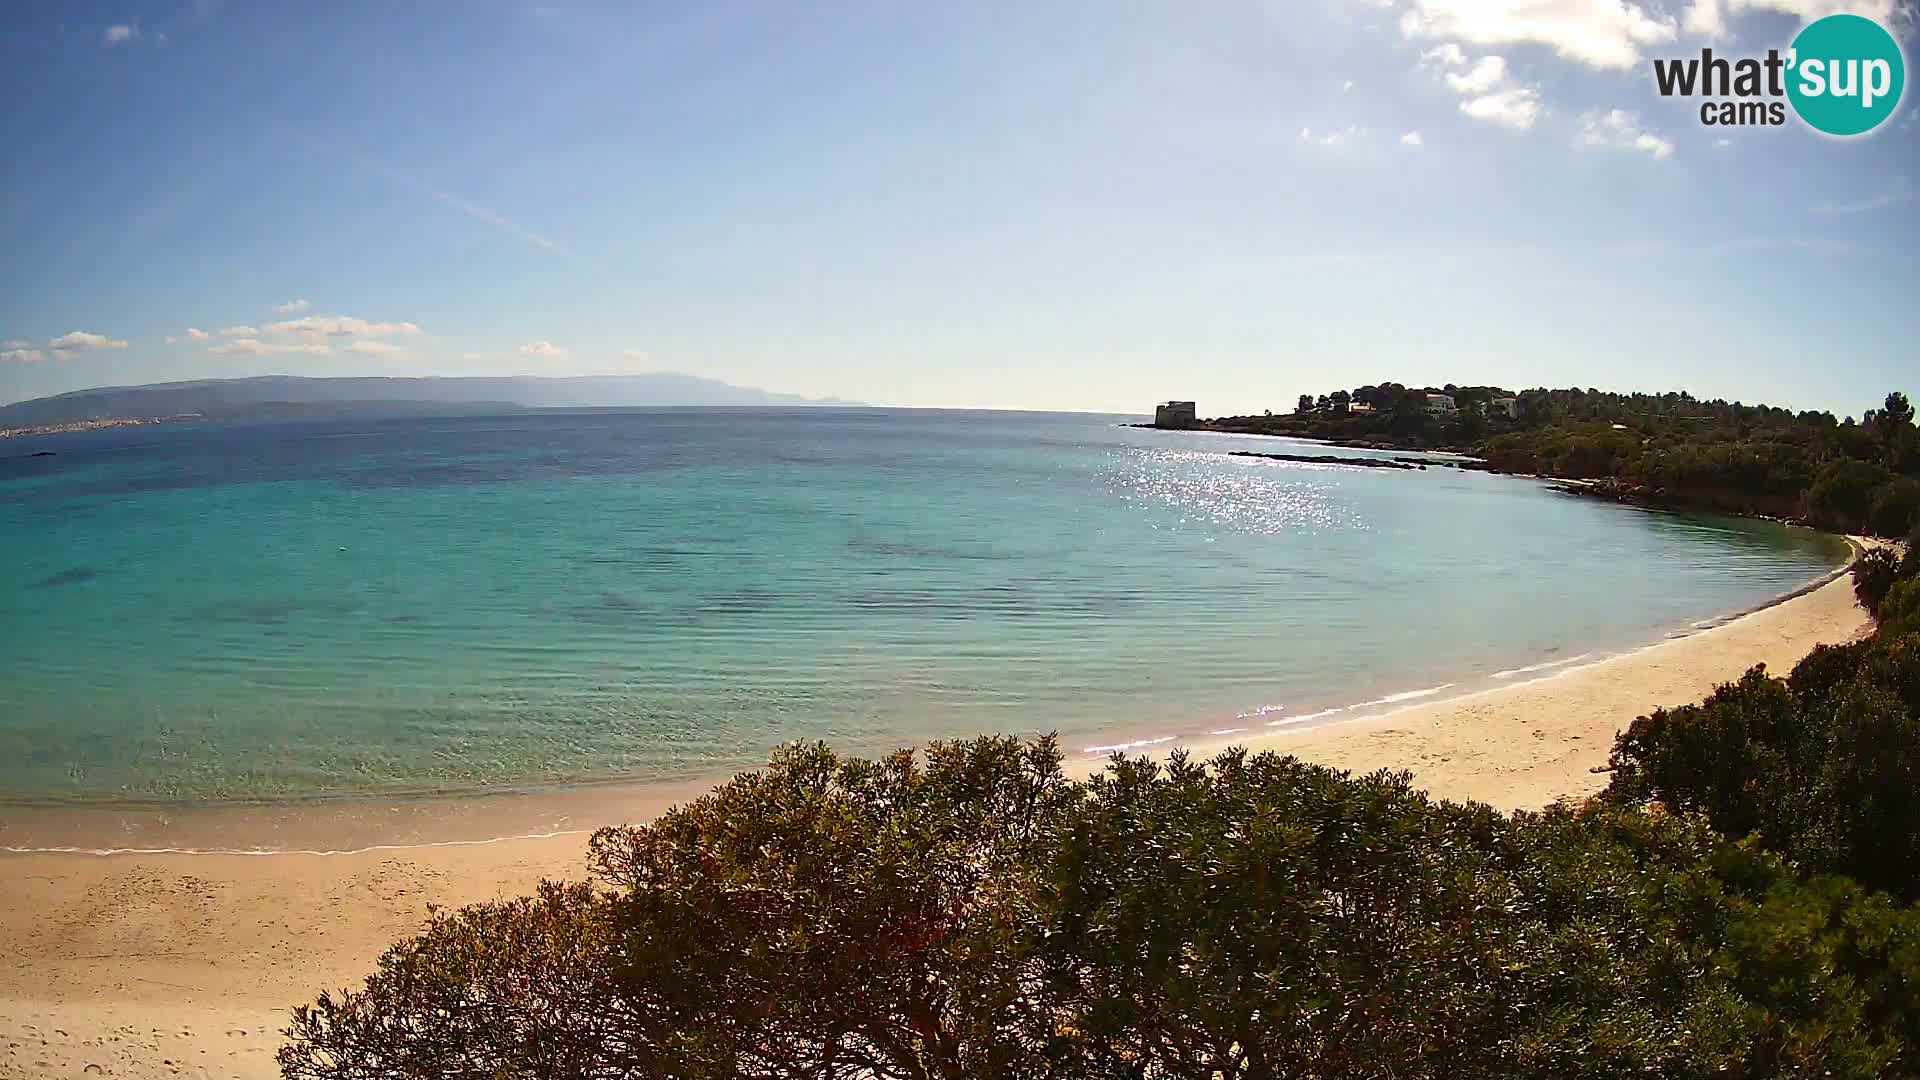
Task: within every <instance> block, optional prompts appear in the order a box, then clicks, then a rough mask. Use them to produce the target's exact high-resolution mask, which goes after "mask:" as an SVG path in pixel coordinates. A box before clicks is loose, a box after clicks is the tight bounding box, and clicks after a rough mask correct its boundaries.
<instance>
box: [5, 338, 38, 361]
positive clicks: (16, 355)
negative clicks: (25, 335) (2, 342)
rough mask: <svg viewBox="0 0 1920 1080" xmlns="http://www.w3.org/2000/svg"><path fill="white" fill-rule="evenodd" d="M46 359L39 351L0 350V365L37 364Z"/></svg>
mask: <svg viewBox="0 0 1920 1080" xmlns="http://www.w3.org/2000/svg"><path fill="white" fill-rule="evenodd" d="M7 344H9V345H11V344H13V343H12V342H8V343H7ZM46 358H47V354H46V353H43V352H41V351H40V350H39V349H0V364H37V363H39V362H40V361H42V360H45V359H46Z"/></svg>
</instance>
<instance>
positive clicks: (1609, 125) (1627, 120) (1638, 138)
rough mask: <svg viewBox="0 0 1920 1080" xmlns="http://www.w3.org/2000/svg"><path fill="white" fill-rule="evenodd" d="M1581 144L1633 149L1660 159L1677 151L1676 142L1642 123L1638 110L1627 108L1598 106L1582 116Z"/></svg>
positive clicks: (1612, 148)
mask: <svg viewBox="0 0 1920 1080" xmlns="http://www.w3.org/2000/svg"><path fill="white" fill-rule="evenodd" d="M1579 144H1580V145H1581V146H1592V147H1604V148H1607V149H1611V150H1632V151H1634V152H1636V153H1641V154H1646V155H1647V156H1649V157H1651V158H1654V159H1655V160H1659V159H1662V158H1667V157H1671V156H1672V155H1673V142H1672V140H1670V139H1667V138H1665V137H1663V136H1660V135H1655V134H1654V133H1653V132H1651V131H1647V130H1645V129H1643V128H1642V127H1641V126H1640V117H1639V115H1638V114H1637V113H1630V112H1628V111H1626V110H1625V109H1609V110H1607V111H1606V112H1600V111H1598V110H1595V111H1593V112H1587V113H1582V114H1581V116H1580V137H1579Z"/></svg>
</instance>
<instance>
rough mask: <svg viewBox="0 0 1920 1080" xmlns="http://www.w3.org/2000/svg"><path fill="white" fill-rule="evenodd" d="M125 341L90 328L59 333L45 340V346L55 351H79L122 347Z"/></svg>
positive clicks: (124, 346)
mask: <svg viewBox="0 0 1920 1080" xmlns="http://www.w3.org/2000/svg"><path fill="white" fill-rule="evenodd" d="M126 347H127V343H126V342H124V341H118V340H115V339H114V338H110V337H108V336H106V335H105V334H96V333H93V332H92V331H90V330H74V331H71V332H69V333H65V334H61V335H60V336H59V337H57V338H54V339H53V340H52V341H49V342H47V348H49V349H52V350H53V351H54V352H55V353H63V352H80V351H82V350H85V349H124V348H126Z"/></svg>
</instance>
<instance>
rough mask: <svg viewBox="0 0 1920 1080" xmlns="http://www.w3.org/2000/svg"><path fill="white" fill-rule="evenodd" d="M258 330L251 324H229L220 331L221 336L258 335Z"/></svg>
mask: <svg viewBox="0 0 1920 1080" xmlns="http://www.w3.org/2000/svg"><path fill="white" fill-rule="evenodd" d="M259 334H260V331H259V330H258V329H257V328H255V327H252V326H229V327H227V328H226V329H224V330H222V331H220V336H221V337H258V336H259Z"/></svg>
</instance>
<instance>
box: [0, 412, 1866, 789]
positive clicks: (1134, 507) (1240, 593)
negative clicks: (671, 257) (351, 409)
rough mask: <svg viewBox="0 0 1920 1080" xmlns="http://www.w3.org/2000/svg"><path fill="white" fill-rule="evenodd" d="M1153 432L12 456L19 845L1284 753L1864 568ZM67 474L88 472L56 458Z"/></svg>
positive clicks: (2, 517) (1758, 532)
mask: <svg viewBox="0 0 1920 1080" xmlns="http://www.w3.org/2000/svg"><path fill="white" fill-rule="evenodd" d="M1139 419H1141V418H1139V417H1125V416H1105V415H1086V414H1055V413H1019V412H975V411H938V410H899V409H839V408H753V409H692V408H681V409H655V410H648V409H622V410H592V411H565V412H547V411H529V412H520V413H514V414H509V415H499V416H465V417H452V418H446V417H440V418H428V419H390V418H380V419H329V420H324V421H290V422H278V423H262V424H252V425H245V424H225V425H211V424H209V425H197V424H163V425H153V426H145V427H135V428H120V429H109V430H104V431H94V432H87V433H74V434H65V435H55V436H42V437H35V438H22V439H13V440H9V441H6V442H0V555H3V556H4V558H0V815H4V814H5V813H6V812H7V811H6V810H5V809H4V807H12V808H21V807H34V806H42V807H45V806H91V807H107V808H111V807H119V806H125V807H148V808H151V807H170V806H180V807H185V806H197V807H206V806H219V805H237V804H256V805H257V804H263V803H264V804H275V803H298V802H302V801H311V800H327V799H355V798H367V797H379V798H384V799H395V798H399V799H405V798H413V797H419V796H429V795H433V796H444V795H449V794H463V795H474V794H483V793H491V792H511V791H528V790H540V789H550V788H554V787H565V786H567V785H577V784H593V783H604V782H615V781H618V782H628V781H636V782H651V781H665V780H693V779H699V778H704V777H716V776H724V775H726V774H728V773H731V772H732V771H734V770H737V769H742V768H748V767H752V766H754V765H756V764H760V763H764V762H765V760H766V757H767V754H768V752H769V750H770V749H771V748H773V747H775V746H776V745H777V744H780V743H784V742H790V741H795V740H802V741H813V740H824V741H825V742H827V743H830V744H832V745H833V746H835V747H837V748H841V749H844V750H846V751H849V752H858V753H868V752H880V751H886V750H890V749H893V748H896V747H901V746H912V745H918V744H922V743H925V742H927V741H928V740H932V739H943V738H957V737H966V736H972V735H976V734H980V733H986V732H994V733H1021V734H1035V733H1042V732H1054V733H1057V734H1058V735H1059V737H1060V739H1061V741H1062V745H1063V746H1064V747H1065V748H1066V749H1067V751H1068V753H1069V754H1070V755H1073V756H1076V757H1087V758H1089V759H1090V760H1097V759H1098V758H1099V757H1100V756H1101V755H1104V754H1108V753H1111V752H1112V751H1114V750H1116V749H1118V750H1144V749H1149V748H1156V747H1162V746H1165V745H1167V744H1169V743H1173V744H1178V743H1180V742H1182V741H1188V740H1199V739H1204V738H1214V739H1217V738H1220V737H1225V736H1242V733H1244V736H1243V737H1245V738H1247V739H1250V740H1251V739H1255V738H1262V737H1265V736H1267V735H1270V734H1273V733H1275V732H1277V731H1284V730H1287V729H1289V728H1297V727H1301V726H1306V725H1312V724H1318V723H1326V722H1337V721H1338V720H1339V719H1341V718H1343V717H1345V716H1351V715H1356V714H1357V713H1359V712H1362V711H1366V710H1378V709H1381V708H1387V707H1392V706H1395V705H1399V704H1403V703H1411V702H1415V701H1420V700H1425V699H1437V698H1440V697H1444V696H1447V695H1450V694H1454V693H1463V692H1466V691H1468V690H1472V689H1479V688H1484V687H1486V686H1491V685H1500V684H1508V683H1512V682H1516V681H1525V680H1528V679H1532V678H1544V677H1550V676H1552V675H1554V674H1555V673H1557V672H1559V671H1563V670H1566V669H1569V668H1571V667H1576V666H1579V665H1582V664H1584V663H1589V662H1592V661H1593V660H1596V659H1598V658H1600V657H1603V656H1607V655H1612V654H1616V653H1619V652H1622V651H1627V650H1632V649H1636V648H1642V647H1646V646H1648V645H1651V644H1654V643H1657V642H1660V641H1663V640H1667V639H1669V638H1671V637H1672V636H1675V635H1679V634H1686V633H1690V632H1694V631H1696V630H1698V629H1700V628H1702V627H1705V626H1708V625H1711V624H1713V623H1714V622H1716V621H1718V620H1722V619H1725V618H1727V617H1729V616H1731V615H1734V614H1737V613H1740V612H1742V611H1746V610H1750V609H1752V608H1754V607H1756V606H1760V605H1763V604H1765V603H1767V602H1769V601H1770V600H1772V599H1774V598H1776V597H1778V596H1780V595H1781V594H1782V593H1784V592H1786V591H1789V590H1792V589H1794V588H1796V587H1798V586H1801V585H1803V584H1805V583H1807V582H1808V581H1809V580H1810V579H1814V578H1816V577H1818V576H1820V575H1822V574H1825V573H1828V572H1829V571H1831V570H1832V569H1834V568H1835V567H1836V566H1838V565H1839V564H1840V563H1841V562H1842V561H1843V560H1844V558H1845V546H1844V544H1843V543H1842V542H1840V541H1838V540H1836V539H1835V538H1832V537H1827V536H1823V535H1821V534H1818V533H1814V532H1811V531H1808V530H1804V529H1797V528H1790V527H1787V526H1783V525H1777V524H1772V523H1768V522H1762V521H1750V520H1735V519H1731V518H1724V517H1715V516H1706V515H1695V514H1679V513H1664V512H1649V511H1645V510H1639V509H1633V508H1628V507H1623V506H1618V505H1612V504H1609V503H1605V502H1602V501H1598V500H1592V499H1585V498H1580V497H1575V496H1570V495H1566V494H1562V493H1560V492H1557V491H1555V490H1553V489H1552V488H1551V487H1550V486H1549V485H1547V484H1545V483H1543V482H1540V481H1537V480H1532V479H1525V478H1516V477H1508V476H1495V475H1488V474H1485V473H1479V472H1470V471H1461V470H1457V469H1453V468H1447V467H1444V466H1443V464H1442V461H1443V460H1444V459H1443V458H1439V457H1435V458H1433V459H1431V460H1432V461H1433V462H1434V464H1433V465H1432V466H1431V467H1429V468H1426V469H1423V470H1411V471H1387V470H1379V469H1371V468H1362V467H1352V466H1344V465H1331V464H1309V463H1294V462H1282V461H1273V460H1264V459H1258V458H1247V457H1235V456H1231V454H1230V452H1231V451H1235V450H1249V449H1251V450H1255V451H1261V452H1292V453H1312V454H1332V455H1349V454H1350V455H1353V456H1376V457H1377V456H1380V455H1378V454H1377V453H1369V452H1365V451H1343V450H1339V449H1335V448H1329V447H1326V446H1323V445H1319V444H1308V443H1299V442H1293V441H1291V440H1283V439H1272V438H1261V437H1243V436H1230V435H1220V434H1211V433H1198V432H1167V431H1155V430H1144V429H1141V428H1137V427H1133V426H1129V425H1130V424H1132V423H1134V422H1137V421H1138V420H1139ZM40 451H50V452H51V454H50V455H49V456H34V455H35V454H36V453H37V452H40Z"/></svg>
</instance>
